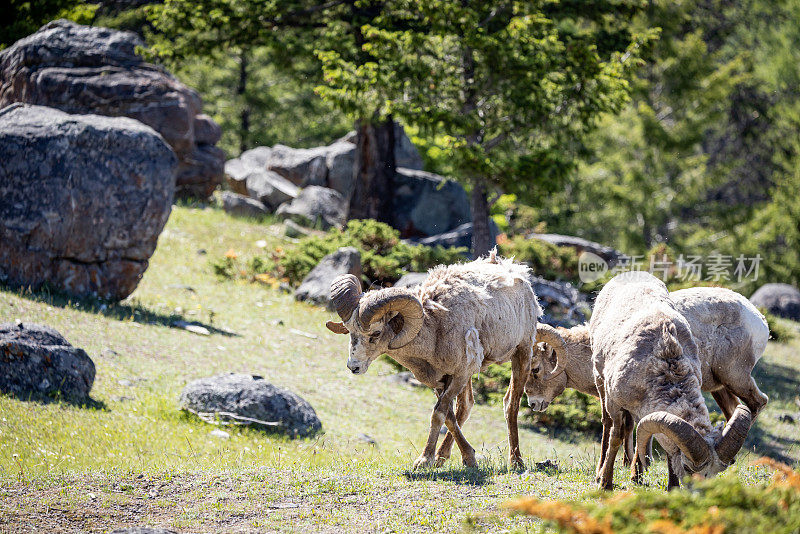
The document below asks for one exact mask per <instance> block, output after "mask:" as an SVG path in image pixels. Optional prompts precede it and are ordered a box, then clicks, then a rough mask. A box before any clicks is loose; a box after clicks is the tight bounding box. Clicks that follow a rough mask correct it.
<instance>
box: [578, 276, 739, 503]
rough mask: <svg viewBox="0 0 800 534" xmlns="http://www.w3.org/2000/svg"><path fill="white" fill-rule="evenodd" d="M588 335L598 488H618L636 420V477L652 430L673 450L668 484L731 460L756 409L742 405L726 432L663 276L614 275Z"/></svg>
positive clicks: (711, 471) (669, 454)
mask: <svg viewBox="0 0 800 534" xmlns="http://www.w3.org/2000/svg"><path fill="white" fill-rule="evenodd" d="M589 336H590V338H591V340H592V368H593V374H594V380H595V385H596V387H597V391H598V393H599V395H600V402H601V405H602V409H603V445H602V451H601V454H602V456H601V465H602V467H601V469H600V480H599V483H600V487H602V488H604V489H610V488H611V487H612V482H613V474H614V460H615V459H616V455H617V452H618V450H619V447H620V445H621V444H622V441H623V438H624V436H625V433H626V432H628V430H627V426H628V422H629V421H630V420H631V419H632V420H633V421H635V422H637V423H638V424H637V427H636V428H637V435H636V456H637V459H638V461H637V462H635V463H634V470H635V471H634V479H637V480H638V479H639V478H640V477H641V469H643V468H644V466H645V464H646V458H645V456H646V453H647V446H648V444H649V442H650V438H651V437H653V436H655V437H656V439H658V441H659V443H660V444H661V445H662V447H663V448H664V450H665V451H666V454H667V459H668V464H667V465H668V468H669V481H668V488H670V489H671V488H674V487H677V486H678V485H680V479H681V478H682V477H683V475H684V474H685V473H686V472H687V471H688V472H691V473H698V474H700V475H702V476H705V477H708V476H712V475H714V474H716V473H719V472H721V471H723V470H724V469H725V468H727V467H728V465H730V464H731V463H732V462H733V459H734V457H735V456H736V453H737V452H738V451H739V449H740V448H741V447H742V445H743V443H744V440H745V438H746V437H747V432H748V430H749V429H750V423H751V420H752V415H751V412H750V409H749V408H748V407H746V406H744V405H739V406H738V407H737V408H736V409H735V410H734V412H733V414H732V416H731V418H730V420H729V421H728V423H727V424H726V426H725V429H724V430H723V431H722V432H721V433H720V432H719V430H717V429H715V428H714V427H713V426H712V424H711V421H710V419H709V416H708V409H707V408H706V405H705V402H704V400H703V395H702V393H701V390H700V384H701V380H702V364H701V362H700V359H699V357H698V347H697V344H696V342H695V339H694V337H693V335H692V331H691V328H690V326H689V322H688V321H687V320H686V318H685V317H684V316H683V315H682V314H681V313H680V312H679V311H678V309H677V307H676V306H675V304H674V303H673V302H672V300H671V298H670V296H669V293H668V291H667V288H666V286H665V285H664V283H663V282H662V281H661V280H658V279H657V278H655V277H654V276H652V275H650V274H648V273H644V272H637V273H625V274H623V275H619V276H617V277H615V278H613V279H612V280H611V281H610V282H609V283H608V284H606V286H605V287H604V288H603V289H602V291H600V293H599V295H598V297H597V300H596V303H595V309H594V313H593V314H592V318H591V321H590V322H589Z"/></svg>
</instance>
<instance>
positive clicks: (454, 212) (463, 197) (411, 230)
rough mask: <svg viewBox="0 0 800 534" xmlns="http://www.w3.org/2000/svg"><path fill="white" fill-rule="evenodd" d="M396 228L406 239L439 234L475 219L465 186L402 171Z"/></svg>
mask: <svg viewBox="0 0 800 534" xmlns="http://www.w3.org/2000/svg"><path fill="white" fill-rule="evenodd" d="M394 180H395V189H394V199H393V200H394V222H393V226H394V227H395V228H397V229H398V230H400V233H401V235H404V236H419V235H426V236H432V235H438V234H442V233H445V232H448V231H450V230H453V229H455V228H457V227H459V226H461V225H462V224H464V223H468V222H469V221H471V220H472V217H471V215H470V206H469V199H468V198H467V193H466V191H464V188H463V187H462V186H461V184H459V183H457V182H454V181H452V180H447V179H445V178H443V177H441V176H439V175H437V174H433V173H430V172H425V171H418V170H413V169H405V168H398V169H397V174H396V175H395V179H394Z"/></svg>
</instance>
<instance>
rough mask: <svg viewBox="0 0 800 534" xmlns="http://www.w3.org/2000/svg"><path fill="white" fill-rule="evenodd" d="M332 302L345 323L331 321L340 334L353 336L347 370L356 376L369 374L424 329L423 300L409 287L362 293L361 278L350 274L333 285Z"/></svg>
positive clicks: (332, 330)
mask: <svg viewBox="0 0 800 534" xmlns="http://www.w3.org/2000/svg"><path fill="white" fill-rule="evenodd" d="M331 302H332V304H333V307H334V309H336V312H337V313H338V314H339V317H341V319H342V322H340V323H336V322H333V321H328V322H327V323H326V326H327V327H328V329H329V330H330V331H331V332H334V333H336V334H347V333H349V334H350V355H349V358H348V360H347V367H348V368H349V369H350V370H351V371H352V372H353V373H355V374H363V373H366V372H367V369H368V368H369V365H370V364H371V363H372V362H373V361H374V360H375V359H376V358H377V357H378V356H380V355H381V354H383V353H385V352H387V351H390V350H396V349H399V348H401V347H403V346H405V345H407V344H408V343H410V342H411V341H412V340H413V339H414V338H415V337H417V334H419V331H420V330H421V329H422V323H423V317H424V312H423V309H422V304H421V303H420V301H419V300H418V299H417V298H416V297H415V296H414V295H412V294H411V292H410V291H409V290H407V289H405V288H389V289H380V290H377V291H371V292H369V293H366V294H364V293H362V292H361V283H360V282H359V281H358V279H357V278H356V277H355V276H353V275H351V274H346V275H342V276H339V277H338V278H336V279H335V280H334V281H333V283H332V284H331Z"/></svg>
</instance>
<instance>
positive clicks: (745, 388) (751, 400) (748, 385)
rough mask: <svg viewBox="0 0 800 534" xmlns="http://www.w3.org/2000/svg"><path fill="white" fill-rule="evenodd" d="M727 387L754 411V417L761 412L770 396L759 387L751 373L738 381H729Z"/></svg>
mask: <svg viewBox="0 0 800 534" xmlns="http://www.w3.org/2000/svg"><path fill="white" fill-rule="evenodd" d="M726 388H727V389H728V391H729V392H730V393H733V394H734V395H736V396H737V397H739V398H740V399H742V402H743V403H744V404H745V406H747V407H748V408H750V411H751V412H752V413H753V419H755V418H756V416H757V415H758V414H759V412H760V411H761V410H762V409H763V408H764V406H765V405H766V404H767V402H768V401H769V397H767V396H766V395H765V394H764V392H763V391H761V390H760V389H758V386H757V385H756V381H755V380H754V379H753V377H752V376H751V375H747V376H746V377H741V379H740V380H738V381H736V382H729V383H727V384H726ZM734 408H735V405H734Z"/></svg>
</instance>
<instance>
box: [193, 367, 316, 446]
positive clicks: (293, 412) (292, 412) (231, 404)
mask: <svg viewBox="0 0 800 534" xmlns="http://www.w3.org/2000/svg"><path fill="white" fill-rule="evenodd" d="M181 405H182V407H183V408H184V409H186V410H188V411H190V412H193V413H196V414H198V415H200V416H201V417H202V418H203V419H204V420H205V419H208V418H209V415H210V416H214V414H216V417H218V418H219V419H223V420H227V419H231V420H233V421H235V422H237V423H245V424H249V425H251V426H252V427H255V428H263V429H267V430H272V431H281V432H286V433H288V434H289V435H291V436H307V435H310V434H314V433H316V432H318V431H319V430H321V429H322V423H321V422H320V420H319V418H318V417H317V414H316V412H315V411H314V408H312V407H311V405H310V404H309V403H308V402H306V401H305V400H304V399H302V398H301V397H299V396H298V395H295V394H294V393H292V392H291V391H289V390H287V389H284V388H281V387H277V386H274V385H273V384H270V383H269V382H267V381H266V380H264V379H263V378H262V377H260V376H251V375H245V374H234V373H230V374H222V375H217V376H214V377H209V378H202V379H199V380H195V381H193V382H190V383H189V384H187V385H186V387H185V388H184V390H183V392H182V393H181Z"/></svg>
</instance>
